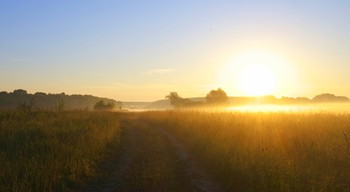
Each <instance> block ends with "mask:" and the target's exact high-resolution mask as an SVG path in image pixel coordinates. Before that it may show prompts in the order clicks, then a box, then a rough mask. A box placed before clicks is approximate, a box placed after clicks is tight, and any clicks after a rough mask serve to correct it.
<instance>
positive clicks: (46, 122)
mask: <svg viewBox="0 0 350 192" xmlns="http://www.w3.org/2000/svg"><path fill="white" fill-rule="evenodd" d="M119 121H120V118H119V114H118V113H108V112H105V113H104V112H100V113H93V112H60V113H59V112H33V113H31V114H25V113H20V112H0V169H1V170H0V191H8V192H11V191H16V192H21V191H27V192H30V191H33V192H34V191H35V192H36V191H70V190H74V189H77V188H80V187H81V186H82V185H84V182H86V181H88V180H89V179H91V178H93V177H96V176H97V174H98V173H97V172H96V167H97V166H96V165H97V164H98V163H99V162H100V161H101V160H102V159H103V158H104V156H105V151H106V148H107V146H108V145H109V144H110V143H111V142H114V143H115V142H116V141H117V142H118V140H119V132H120V130H119V129H120V128H119Z"/></svg>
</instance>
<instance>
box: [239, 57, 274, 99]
mask: <svg viewBox="0 0 350 192" xmlns="http://www.w3.org/2000/svg"><path fill="white" fill-rule="evenodd" d="M240 87H241V89H242V90H243V91H244V92H246V93H247V94H249V95H253V96H260V95H267V94H271V93H272V92H273V91H274V89H275V88H276V78H275V76H274V73H273V72H272V70H271V69H269V67H268V66H266V65H263V64H252V65H249V66H247V67H246V68H245V69H244V70H243V71H242V73H241V77H240Z"/></svg>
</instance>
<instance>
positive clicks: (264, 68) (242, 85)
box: [218, 49, 295, 96]
mask: <svg viewBox="0 0 350 192" xmlns="http://www.w3.org/2000/svg"><path fill="white" fill-rule="evenodd" d="M293 68H294V67H293V66H292V65H291V64H290V63H289V62H288V61H287V60H286V59H285V58H283V57H281V56H280V55H278V54H276V53H273V52H270V51H266V50H260V49H253V50H247V51H242V52H238V53H236V54H235V55H234V56H233V57H232V59H230V60H229V61H228V62H227V63H226V64H225V66H223V68H222V71H221V72H220V73H219V75H218V78H219V82H220V85H222V87H223V88H224V89H225V90H228V92H229V94H236V95H241V96H261V95H275V96H277V95H279V94H286V93H288V91H291V90H292V89H293V83H294V82H295V73H294V69H293Z"/></svg>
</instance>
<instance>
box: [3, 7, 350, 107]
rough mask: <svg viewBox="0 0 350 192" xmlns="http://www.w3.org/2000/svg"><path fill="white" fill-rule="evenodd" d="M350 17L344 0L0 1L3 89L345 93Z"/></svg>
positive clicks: (133, 95)
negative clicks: (219, 89) (251, 67)
mask: <svg viewBox="0 0 350 192" xmlns="http://www.w3.org/2000/svg"><path fill="white" fill-rule="evenodd" d="M349 10H350V2H349V1H340V0H338V1H323V0H322V1H301V0H297V1H272V0H270V1H221V0H220V1H171V2H170V1H43V0H40V1H32V0H28V1H1V2H0V25H1V30H0V82H1V83H0V90H4V91H12V90H14V89H18V88H21V89H25V90H28V92H33V93H34V92H37V91H42V92H51V93H61V92H65V93H68V94H73V93H76V94H92V95H96V96H101V97H109V98H112V99H116V100H122V101H153V100H157V99H162V98H164V96H165V95H167V94H168V93H169V92H170V91H177V92H178V93H179V94H181V96H183V97H196V96H203V95H205V94H206V93H208V91H210V90H211V89H216V88H218V87H221V88H222V89H224V90H225V91H226V92H227V94H228V95H230V96H255V95H262V94H271V95H275V96H277V97H279V96H292V97H294V96H306V97H313V96H315V95H317V94H320V93H327V92H330V93H334V94H336V95H345V96H350V90H349V89H348V87H349V86H350V77H349V74H348V72H349V71H350V65H349V60H350V59H349V54H348V53H349V50H350V39H349V35H348V34H350V23H349V18H350V12H349ZM255 64H259V67H260V66H265V67H264V68H263V69H262V70H260V68H259V67H257V68H255V69H259V71H266V72H263V73H256V70H255V69H252V70H249V67H250V66H252V65H255ZM247 71H248V72H247ZM244 74H246V75H244ZM271 76H273V78H272V79H267V77H271ZM250 77H251V78H250ZM254 78H255V79H254ZM242 79H243V80H242ZM245 79H248V80H245ZM262 80H264V81H262ZM259 82H263V83H260V84H259ZM258 88H259V89H258ZM256 90H259V91H256Z"/></svg>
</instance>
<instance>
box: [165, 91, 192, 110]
mask: <svg viewBox="0 0 350 192" xmlns="http://www.w3.org/2000/svg"><path fill="white" fill-rule="evenodd" d="M165 98H166V99H169V100H170V104H171V105H173V106H174V107H190V106H192V105H193V104H194V102H193V101H191V100H189V99H184V98H182V97H180V96H179V95H178V94H177V92H170V94H169V95H167V96H165Z"/></svg>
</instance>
